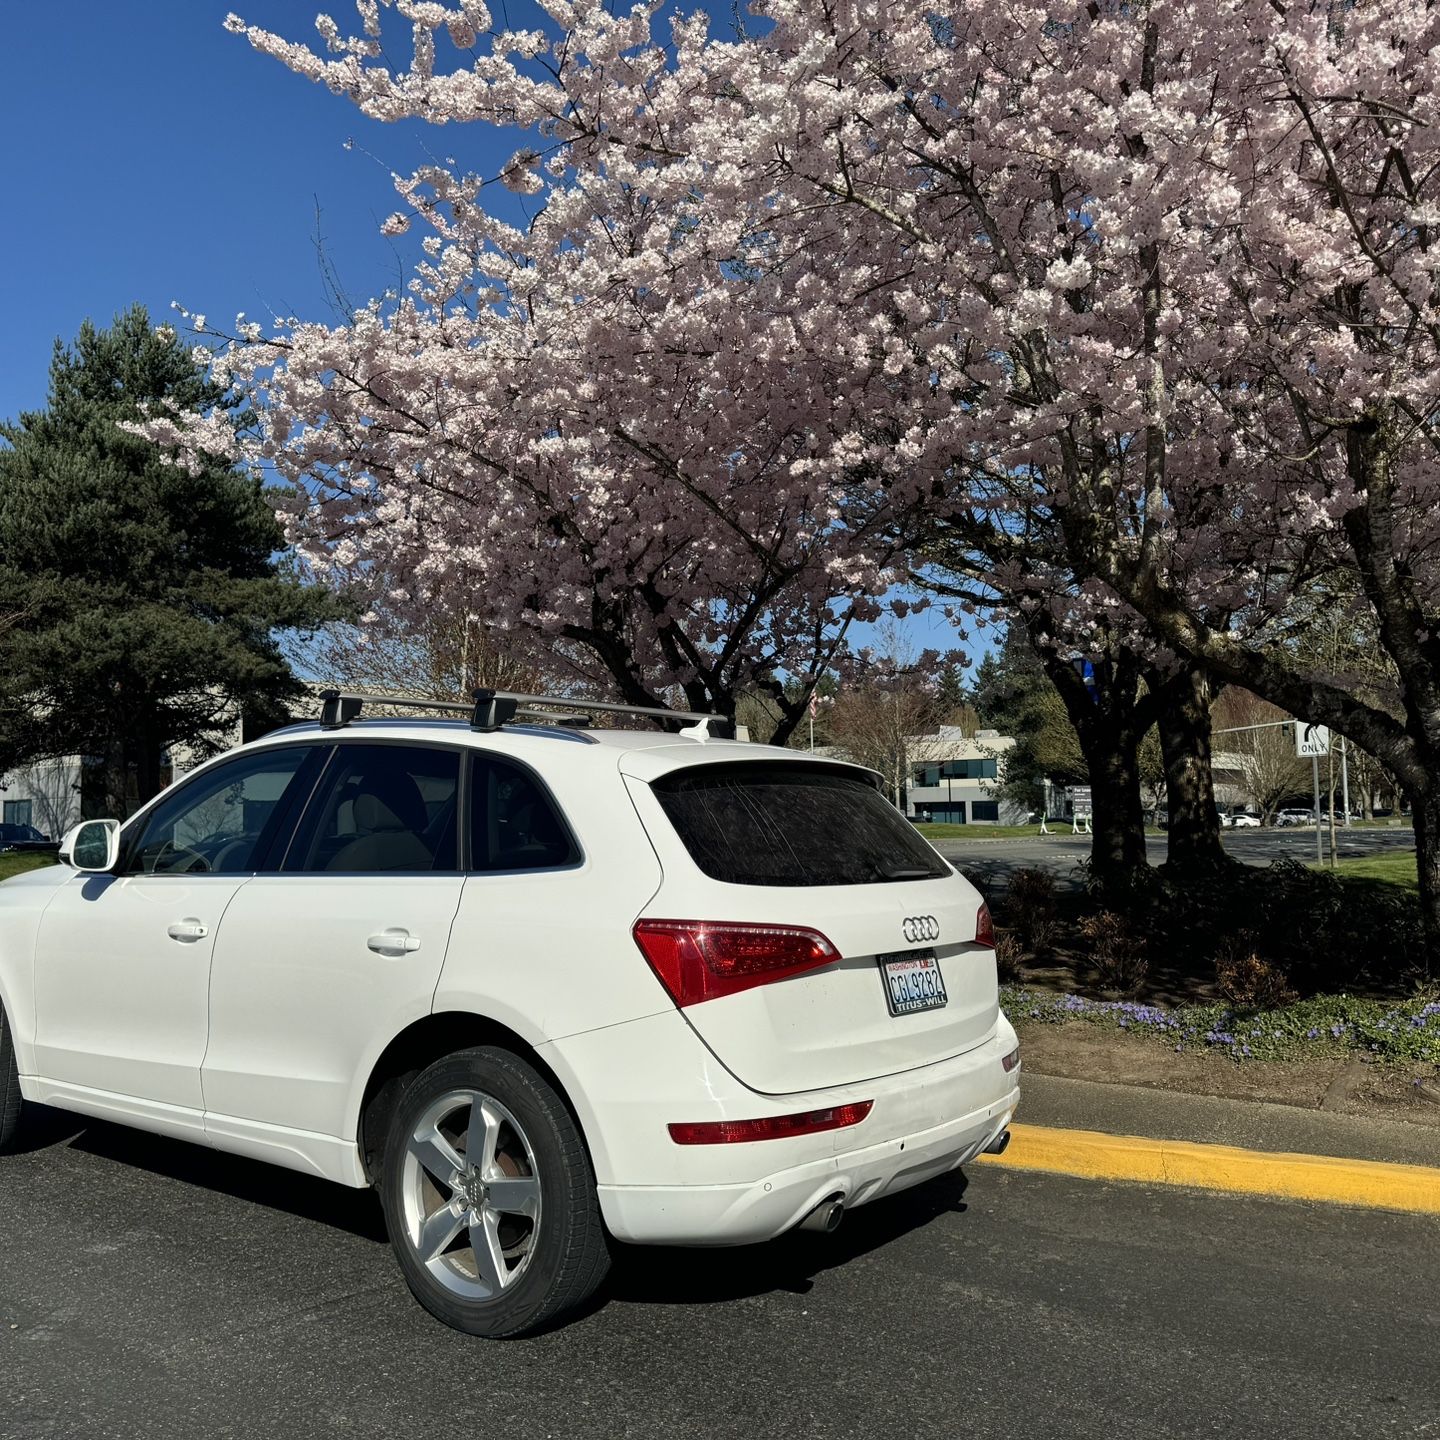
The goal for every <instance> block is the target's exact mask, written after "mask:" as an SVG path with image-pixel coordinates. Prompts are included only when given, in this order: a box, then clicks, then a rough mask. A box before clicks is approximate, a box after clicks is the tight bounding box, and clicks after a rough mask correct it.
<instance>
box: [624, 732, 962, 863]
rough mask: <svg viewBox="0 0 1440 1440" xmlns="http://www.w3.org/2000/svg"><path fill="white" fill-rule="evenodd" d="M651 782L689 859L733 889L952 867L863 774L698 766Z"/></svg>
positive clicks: (802, 767)
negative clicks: (743, 886)
mask: <svg viewBox="0 0 1440 1440" xmlns="http://www.w3.org/2000/svg"><path fill="white" fill-rule="evenodd" d="M652 788H653V789H654V791H655V794H656V796H657V798H658V799H659V801H660V806H661V808H662V809H663V810H664V812H665V815H666V818H667V819H668V820H669V821H670V823H671V825H673V826H674V827H675V833H676V834H677V835H679V837H680V839H681V840H682V841H683V842H684V845H685V848H686V850H688V851H689V852H690V858H691V859H692V860H694V862H695V863H696V865H698V866H699V867H700V869H701V870H703V871H704V872H705V874H706V875H709V876H710V877H711V878H712V879H715V880H724V881H726V882H728V883H729V884H732V885H790V886H794V885H877V884H885V883H890V882H894V881H901V880H936V879H940V878H941V877H943V876H948V875H950V874H951V873H952V871H951V870H950V867H949V866H948V865H946V864H945V862H944V861H943V860H942V859H941V858H940V857H939V856H938V855H937V854H936V853H935V852H934V851H933V850H932V849H931V848H930V847H929V846H928V845H927V844H926V843H925V842H924V841H923V840H922V839H921V838H920V837H919V836H918V835H917V834H916V833H915V831H914V830H913V829H912V827H911V825H910V823H909V821H907V820H906V819H905V817H904V816H903V815H901V814H900V812H899V811H898V810H896V809H895V807H894V806H893V805H891V804H890V802H889V801H888V800H886V799H885V797H884V796H883V795H881V794H880V792H879V791H878V790H876V789H875V787H874V786H873V785H872V784H871V783H870V782H869V781H868V780H867V779H866V778H865V777H864V776H862V775H857V774H856V773H855V772H854V771H853V770H847V769H842V768H840V767H839V766H828V765H821V764H798V765H787V764H784V763H783V762H780V763H771V762H766V761H760V762H755V761H742V762H739V763H736V764H724V765H703V766H695V767H694V768H691V769H685V770H677V771H674V772H672V773H671V774H669V775H666V776H663V777H662V778H661V779H659V780H657V781H656V782H655V783H654V786H653V787H652Z"/></svg>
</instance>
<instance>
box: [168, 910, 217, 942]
mask: <svg viewBox="0 0 1440 1440" xmlns="http://www.w3.org/2000/svg"><path fill="white" fill-rule="evenodd" d="M165 933H166V934H167V935H168V936H169V937H170V938H171V939H172V940H180V941H182V942H185V941H191V940H203V939H204V938H205V937H206V936H207V935H208V934H209V933H210V931H209V930H208V929H207V928H206V927H205V926H204V925H202V924H201V923H200V921H198V920H196V919H194V918H193V917H192V916H186V918H185V919H184V920H177V921H176V922H175V923H174V924H173V925H172V926H171V927H170V928H169V929H168V930H167V931H166V932H165Z"/></svg>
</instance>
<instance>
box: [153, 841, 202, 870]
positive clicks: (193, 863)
mask: <svg viewBox="0 0 1440 1440" xmlns="http://www.w3.org/2000/svg"><path fill="white" fill-rule="evenodd" d="M167 855H173V856H174V860H173V861H172V862H171V863H169V864H166V863H164V862H165V857H166V856H167ZM209 868H210V862H209V861H208V860H207V859H206V858H205V857H204V856H203V855H202V854H201V853H200V852H199V851H198V850H190V849H187V848H186V847H185V846H183V845H177V844H176V843H175V842H174V841H173V840H167V841H166V842H165V843H164V844H163V845H162V846H161V847H160V848H159V850H157V851H156V852H155V860H154V863H153V864H152V865H151V866H150V873H151V874H152V875H160V874H165V875H197V874H200V873H201V872H202V871H206V870H208V869H209Z"/></svg>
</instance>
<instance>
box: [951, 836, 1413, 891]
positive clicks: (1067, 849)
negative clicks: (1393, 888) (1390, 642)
mask: <svg viewBox="0 0 1440 1440" xmlns="http://www.w3.org/2000/svg"><path fill="white" fill-rule="evenodd" d="M975 830H976V835H975V838H974V839H973V840H971V839H963V840H939V841H936V842H935V848H936V849H937V850H939V852H940V853H941V854H942V855H943V856H945V858H946V859H947V860H950V861H951V862H953V863H954V864H955V865H957V866H959V867H960V869H961V870H963V871H964V872H965V874H966V875H968V876H969V877H970V879H971V880H973V881H974V882H975V884H977V885H978V886H979V887H980V888H981V889H982V890H986V889H988V888H991V887H993V888H997V889H998V888H1000V887H1002V886H1004V885H1005V884H1006V883H1007V881H1008V880H1009V878H1010V876H1011V875H1013V874H1014V872H1015V871H1016V870H1019V869H1021V868H1022V867H1028V866H1036V867H1038V868H1040V869H1043V870H1049V871H1051V872H1052V873H1053V874H1054V875H1055V877H1056V879H1057V880H1058V881H1059V883H1060V884H1061V885H1062V886H1065V887H1078V885H1079V883H1080V874H1079V871H1077V870H1076V869H1075V866H1076V863H1077V862H1078V861H1080V860H1086V859H1088V858H1089V856H1090V837H1089V836H1088V835H1071V834H1070V832H1069V831H1068V830H1066V831H1061V832H1060V833H1058V834H1056V835H1051V836H1047V837H1044V838H1042V839H1022V840H986V839H984V838H983V827H981V826H978V825H977V826H976V827H975ZM1336 838H1337V845H1338V850H1339V855H1340V858H1341V859H1342V860H1353V859H1361V858H1364V857H1365V856H1370V855H1385V854H1389V853H1391V852H1393V851H1400V850H1410V851H1413V850H1414V849H1415V832H1414V831H1413V830H1408V829H1400V828H1398V827H1397V828H1396V829H1393V830H1391V829H1388V828H1387V829H1373V830H1372V829H1365V830H1338V831H1336ZM1324 839H1325V846H1326V851H1325V853H1326V854H1327V855H1328V854H1329V853H1330V852H1329V845H1330V835H1329V831H1328V830H1327V831H1326V832H1325V834H1324ZM1221 842H1222V843H1223V844H1224V846H1225V849H1226V852H1227V853H1228V854H1230V855H1232V856H1234V858H1235V859H1237V860H1240V861H1243V862H1244V863H1245V864H1246V865H1270V864H1273V863H1274V862H1275V861H1276V860H1298V861H1300V863H1301V864H1311V863H1313V861H1314V859H1315V831H1314V829H1313V828H1310V829H1299V828H1296V829H1284V830H1225V831H1222V832H1221ZM1165 848H1166V839H1165V836H1163V835H1150V836H1147V837H1146V841H1145V849H1146V852H1147V854H1148V857H1149V860H1150V863H1151V864H1152V865H1163V864H1164V863H1165Z"/></svg>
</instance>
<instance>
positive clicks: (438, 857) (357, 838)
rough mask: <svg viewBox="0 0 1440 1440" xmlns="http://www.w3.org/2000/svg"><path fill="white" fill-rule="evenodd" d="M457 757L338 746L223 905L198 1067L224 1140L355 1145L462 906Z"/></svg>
mask: <svg viewBox="0 0 1440 1440" xmlns="http://www.w3.org/2000/svg"><path fill="white" fill-rule="evenodd" d="M461 758H462V757H461V753H460V751H459V750H458V749H457V748H454V747H450V746H445V745H426V744H418V743H406V742H393V741H392V742H386V741H380V740H369V739H366V740H360V739H358V738H357V739H354V740H348V739H340V740H338V741H337V743H336V746H335V751H334V754H333V756H332V758H331V760H330V762H329V764H328V765H327V767H326V769H325V772H324V774H323V775H322V776H321V778H320V781H319V783H318V784H317V785H316V787H315V791H314V794H313V796H312V797H311V799H310V802H309V804H308V806H307V807H306V810H305V813H304V816H303V817H302V819H301V821H300V824H299V826H298V828H297V830H296V832H295V836H294V839H293V840H292V841H291V843H290V847H289V852H288V854H287V855H286V857H285V860H284V862H283V864H282V865H281V867H280V870H279V873H275V874H266V875H258V876H256V877H255V879H254V880H252V881H251V882H250V883H249V884H248V885H246V887H245V888H244V889H243V890H242V891H241V892H240V893H239V894H238V895H237V896H236V897H235V899H234V900H233V901H232V903H231V905H230V908H229V910H228V911H227V912H226V915H225V923H224V924H223V925H222V926H221V927H220V936H219V941H218V943H217V945H216V950H215V958H214V962H213V965H212V970H211V978H210V1043H209V1047H208V1049H207V1051H206V1055H205V1063H204V1088H205V1101H206V1109H207V1115H206V1128H207V1130H208V1131H209V1133H210V1134H211V1135H212V1137H213V1138H215V1139H216V1141H217V1143H222V1142H223V1143H228V1144H229V1145H231V1146H232V1147H237V1148H246V1146H247V1143H249V1142H255V1143H259V1144H261V1145H266V1144H269V1145H273V1146H275V1147H277V1149H281V1150H285V1149H288V1150H290V1151H291V1152H297V1153H300V1154H302V1155H303V1154H307V1153H308V1154H316V1153H320V1152H321V1151H322V1150H323V1148H324V1147H320V1146H316V1145H313V1144H309V1143H308V1142H307V1141H306V1140H305V1138H304V1135H301V1136H295V1134H294V1132H304V1134H305V1135H312V1136H331V1137H340V1138H342V1139H345V1140H351V1139H353V1138H354V1134H355V1120H356V1109H357V1106H358V1098H359V1097H358V1090H357V1086H359V1085H363V1083H364V1076H365V1075H367V1074H368V1073H369V1068H370V1066H371V1065H373V1063H374V1060H375V1059H376V1058H377V1057H378V1054H379V1052H380V1050H381V1049H383V1047H384V1045H385V1044H387V1043H388V1042H389V1040H390V1039H391V1038H392V1037H393V1036H394V1035H395V1034H396V1033H398V1032H399V1031H400V1030H401V1029H403V1028H404V1026H405V1025H407V1024H409V1023H410V1022H411V1021H413V1020H416V1019H418V1018H420V1017H421V1016H423V1015H427V1014H429V1013H430V1008H431V1001H432V998H433V996H434V993H435V986H436V982H437V981H438V979H439V976H440V968H441V965H442V964H443V963H444V959H445V949H446V945H447V944H448V942H449V937H450V926H451V922H452V921H453V919H454V917H455V912H456V910H457V909H458V907H459V903H460V891H461V885H462V876H461V872H460V855H459V810H460V771H461ZM267 1132H268V1135H267ZM307 1146H308V1149H307ZM272 1158H283V1157H281V1156H276V1157H272ZM322 1168H324V1162H322Z"/></svg>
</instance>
